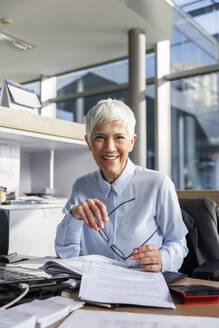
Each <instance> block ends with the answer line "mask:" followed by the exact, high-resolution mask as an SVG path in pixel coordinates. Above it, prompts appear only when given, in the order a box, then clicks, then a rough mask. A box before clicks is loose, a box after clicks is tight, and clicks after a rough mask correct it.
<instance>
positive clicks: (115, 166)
mask: <svg viewBox="0 0 219 328" xmlns="http://www.w3.org/2000/svg"><path fill="white" fill-rule="evenodd" d="M85 140H86V142H87V144H88V147H89V149H90V151H91V152H92V154H93V157H94V159H95V161H96V163H97V165H98V166H99V168H100V169H101V170H102V172H103V176H104V178H105V180H106V181H108V182H109V183H112V182H113V181H115V180H116V179H117V178H118V177H119V176H120V174H121V173H122V171H123V170H124V168H125V165H126V161H127V158H128V154H129V152H130V151H131V150H132V148H133V146H134V143H135V140H136V136H134V137H132V138H130V135H129V133H128V129H127V127H126V126H124V124H123V122H122V121H112V122H110V123H105V124H100V125H97V126H96V127H95V128H94V130H93V132H92V135H91V137H90V140H88V137H87V136H85Z"/></svg>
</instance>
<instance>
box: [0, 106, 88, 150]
mask: <svg viewBox="0 0 219 328" xmlns="http://www.w3.org/2000/svg"><path fill="white" fill-rule="evenodd" d="M84 134H85V128H84V125H83V124H80V123H74V122H68V121H64V120H60V119H55V118H51V117H44V116H40V115H36V114H32V113H29V112H27V111H25V110H15V109H8V108H5V107H0V140H1V143H4V142H6V143H8V142H18V143H19V144H20V146H21V148H22V149H24V150H29V151H42V150H46V149H47V150H50V149H56V150H57V149H80V148H81V149H83V148H84V146H85V145H86V143H85V141H84Z"/></svg>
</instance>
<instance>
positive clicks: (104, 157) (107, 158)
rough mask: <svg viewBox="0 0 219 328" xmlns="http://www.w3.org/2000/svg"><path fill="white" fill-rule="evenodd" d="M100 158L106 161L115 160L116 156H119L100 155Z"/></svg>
mask: <svg viewBox="0 0 219 328" xmlns="http://www.w3.org/2000/svg"><path fill="white" fill-rule="evenodd" d="M102 158H103V159H104V161H107V162H113V161H115V160H116V159H117V158H119V156H102Z"/></svg>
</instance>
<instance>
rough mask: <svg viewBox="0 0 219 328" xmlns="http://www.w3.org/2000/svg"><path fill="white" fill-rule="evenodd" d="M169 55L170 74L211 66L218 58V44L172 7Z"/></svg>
mask: <svg viewBox="0 0 219 328" xmlns="http://www.w3.org/2000/svg"><path fill="white" fill-rule="evenodd" d="M209 23H210V22H209ZM170 55H171V71H172V72H177V71H182V70H187V69H191V68H196V67H201V66H207V65H213V64H216V63H217V62H218V58H219V51H218V42H217V40H216V39H215V38H213V37H212V36H211V35H210V34H208V33H207V32H206V31H205V30H204V29H203V28H202V26H200V25H199V24H198V23H196V22H194V20H193V19H192V17H190V16H189V15H188V14H186V13H185V12H183V11H182V10H180V8H177V7H174V9H173V36H172V40H171V52H170Z"/></svg>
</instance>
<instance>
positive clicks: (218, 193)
mask: <svg viewBox="0 0 219 328" xmlns="http://www.w3.org/2000/svg"><path fill="white" fill-rule="evenodd" d="M176 193H177V196H178V198H180V199H181V198H209V199H211V200H213V201H214V202H215V203H216V204H217V206H219V190H177V191H176Z"/></svg>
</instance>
